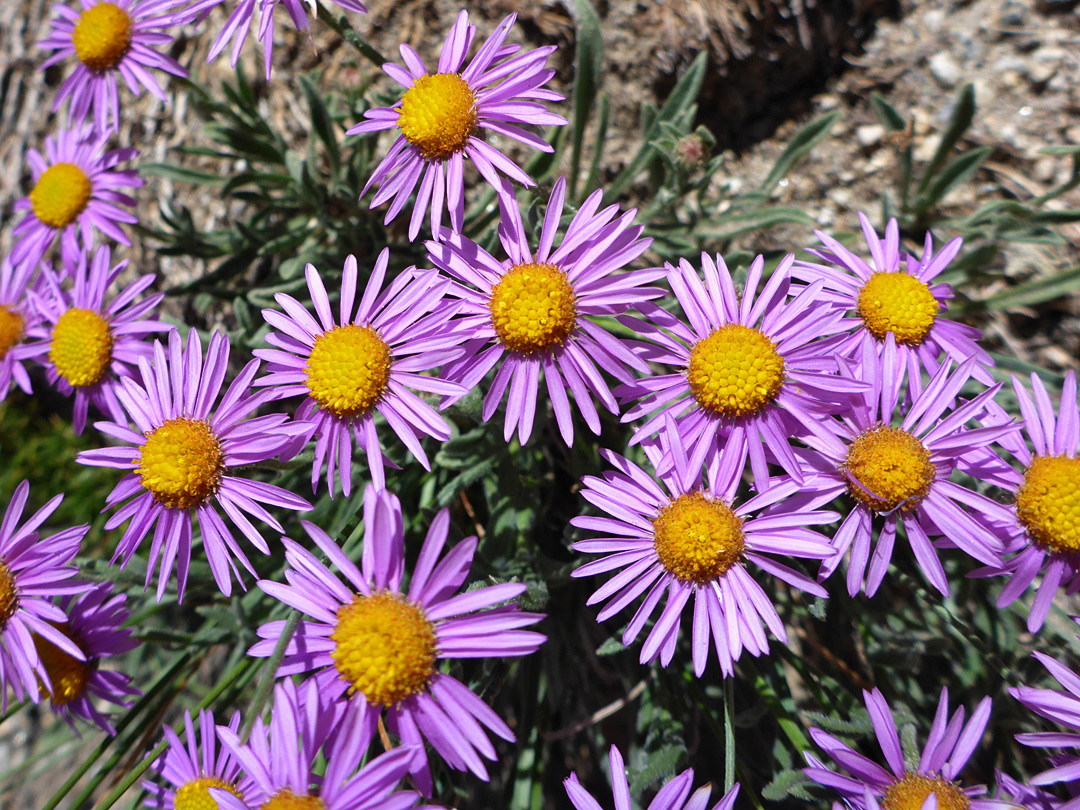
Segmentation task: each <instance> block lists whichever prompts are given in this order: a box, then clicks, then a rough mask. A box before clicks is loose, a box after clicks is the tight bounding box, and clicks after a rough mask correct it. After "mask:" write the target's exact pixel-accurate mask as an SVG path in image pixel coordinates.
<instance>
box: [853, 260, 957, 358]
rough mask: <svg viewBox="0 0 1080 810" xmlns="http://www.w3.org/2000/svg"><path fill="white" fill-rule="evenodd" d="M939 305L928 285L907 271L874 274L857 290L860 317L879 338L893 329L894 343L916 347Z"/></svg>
mask: <svg viewBox="0 0 1080 810" xmlns="http://www.w3.org/2000/svg"><path fill="white" fill-rule="evenodd" d="M940 308H941V305H940V304H938V302H937V299H936V298H934V294H933V293H932V292H930V287H929V285H927V284H926V283H925V282H923V281H919V279H917V278H915V276H911V275H908V274H907V273H874V275H872V276H870V280H869V281H867V282H866V284H864V285H863V288H862V289H861V290H860V291H859V303H858V312H859V317H860V318H862V320H863V323H864V324H866V328H867V329H868V330H869V331H870V334H872V335H873V336H874V337H876V338H877V339H878V340H885V338H886V336H887V335H888V334H889V332H892V333H893V337H894V339H895V340H896V342H897V343H904V344H907V345H912V346H917V345H918V344H920V343H922V341H923V338H925V337H926V333H927V332H929V331H930V327H931V326H933V325H934V319H935V318H937V314H938V310H939V309H940Z"/></svg>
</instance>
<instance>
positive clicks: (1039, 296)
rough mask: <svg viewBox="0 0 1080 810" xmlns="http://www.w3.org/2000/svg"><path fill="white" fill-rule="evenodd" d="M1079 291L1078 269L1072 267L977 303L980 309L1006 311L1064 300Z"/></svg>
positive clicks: (1079, 270)
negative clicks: (1057, 299) (1058, 299)
mask: <svg viewBox="0 0 1080 810" xmlns="http://www.w3.org/2000/svg"><path fill="white" fill-rule="evenodd" d="M1077 290H1080V267H1072V268H1070V269H1068V270H1064V271H1062V272H1060V273H1055V274H1054V275H1052V276H1048V277H1046V278H1037V279H1032V280H1031V281H1025V282H1024V283H1023V284H1017V285H1016V286H1015V287H1012V288H1011V289H1008V290H1004V291H1002V292H999V293H997V294H995V295H992V296H990V297H989V298H987V299H986V300H984V301H981V302H979V306H980V308H982V309H1008V308H1009V307H1025V306H1028V307H1029V306H1033V305H1035V304H1042V303H1045V302H1046V301H1052V300H1054V299H1055V298H1064V297H1065V296H1067V295H1072V294H1074V293H1075V292H1076V291H1077Z"/></svg>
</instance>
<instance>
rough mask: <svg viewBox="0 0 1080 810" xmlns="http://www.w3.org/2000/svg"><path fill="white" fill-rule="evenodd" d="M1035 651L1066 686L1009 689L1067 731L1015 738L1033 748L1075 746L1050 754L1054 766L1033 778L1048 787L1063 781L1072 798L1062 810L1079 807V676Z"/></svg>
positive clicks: (1031, 708) (1040, 660)
mask: <svg viewBox="0 0 1080 810" xmlns="http://www.w3.org/2000/svg"><path fill="white" fill-rule="evenodd" d="M1032 655H1034V656H1035V658H1037V659H1038V660H1039V662H1040V663H1042V665H1043V666H1044V667H1046V669H1047V671H1048V672H1049V673H1050V674H1051V675H1053V676H1054V678H1055V680H1057V682H1058V683H1059V684H1061V685H1062V686H1063V687H1064V690H1061V689H1036V688H1034V687H1031V686H1021V687H1017V688H1010V689H1009V693H1010V694H1011V695H1012V696H1013V697H1014V698H1016V699H1017V700H1019V701H1020V702H1021V703H1022V704H1024V706H1025V707H1026V708H1028V709H1030V710H1031V711H1033V712H1034V713H1035V714H1037V715H1039V716H1040V717H1045V718H1046V719H1047V720H1051V721H1053V722H1054V723H1057V724H1058V725H1059V726H1064V727H1065V728H1067V729H1068V731H1067V732H1059V731H1037V732H1033V733H1028V734H1017V735H1016V739H1017V741H1018V742H1019V743H1020V744H1022V745H1027V746H1031V747H1033V748H1051V749H1062V748H1065V749H1072V750H1071V751H1069V752H1068V753H1057V754H1055V755H1054V756H1053V757H1052V758H1051V764H1052V765H1053V767H1052V768H1050V769H1049V770H1045V771H1043V772H1042V773H1040V774H1038V775H1037V776H1035V777H1034V778H1032V779H1031V785H1033V786H1035V787H1045V786H1047V785H1056V784H1063V785H1064V786H1065V787H1066V788H1067V789H1068V791H1069V794H1070V795H1071V796H1072V798H1071V799H1070V800H1068V801H1066V802H1064V803H1062V804H1061V805H1060V810H1076V808H1077V807H1080V756H1077V749H1080V676H1078V675H1077V674H1076V673H1075V672H1073V671H1072V670H1071V669H1069V668H1068V667H1067V666H1065V665H1064V664H1061V663H1060V662H1058V661H1055V660H1054V659H1053V658H1051V657H1050V656H1048V655H1045V654H1043V653H1040V652H1036V653H1032Z"/></svg>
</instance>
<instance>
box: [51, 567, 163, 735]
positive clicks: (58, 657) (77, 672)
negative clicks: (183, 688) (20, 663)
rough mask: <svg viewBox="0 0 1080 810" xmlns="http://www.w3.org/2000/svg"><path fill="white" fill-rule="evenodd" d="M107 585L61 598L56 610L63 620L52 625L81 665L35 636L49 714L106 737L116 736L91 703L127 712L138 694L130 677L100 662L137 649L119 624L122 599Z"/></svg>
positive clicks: (124, 612)
mask: <svg viewBox="0 0 1080 810" xmlns="http://www.w3.org/2000/svg"><path fill="white" fill-rule="evenodd" d="M112 587H113V586H112V583H111V582H101V583H98V584H97V585H95V586H93V587H92V588H91V589H90V590H89V591H87V592H86V593H84V594H82V595H80V596H78V597H72V596H65V597H64V598H63V599H61V600H60V609H61V610H63V611H64V612H65V613H66V614H67V621H66V622H64V623H63V624H57V625H54V626H55V627H56V629H57V630H58V631H60V632H61V633H63V634H64V635H65V636H67V637H68V638H69V639H70V640H71V641H72V643H74V644H76V645H77V646H78V647H79V649H80V650H82V651H83V654H84V655H85V656H86V659H85V660H79V659H78V658H74V657H72V656H71V655H69V654H68V653H67V652H65V651H64V650H62V649H60V648H59V647H57V646H56V645H55V644H53V643H52V642H51V641H49V640H47V639H45V638H43V637H42V636H40V635H37V634H35V635H34V646H35V647H36V648H37V652H38V656H39V657H40V658H41V664H42V666H43V667H44V668H45V672H46V673H48V676H49V677H48V680H45V679H42V687H41V695H42V697H46V696H47V697H48V698H49V700H50V701H51V702H52V707H53V711H55V712H56V713H57V714H59V715H60V716H61V717H63V718H64V719H65V720H66V721H67V722H68V724H69V725H71V726H72V728H74V724H73V723H72V718H74V717H81V718H83V719H84V720H88V721H89V722H91V723H95V724H96V725H97V726H98V727H100V728H101V729H102V730H104V731H106V732H108V733H109V734H115V733H116V729H114V728H113V726H112V723H111V722H110V721H109V718H108V716H106V715H104V714H102V713H101V712H100V711H98V709H97V707H96V706H94V701H95V700H104V701H107V702H108V703H112V704H114V705H116V706H119V707H120V708H127V707H128V706H130V705H131V701H129V700H127V699H126V698H127V697H128V696H130V695H139V694H142V693H141V692H140V691H139V690H138V689H135V688H134V687H132V686H131V677H130V676H128V675H125V674H124V673H122V672H116V671H113V670H103V669H101V668H100V663H101V661H103V660H104V659H106V658H110V657H111V656H114V655H121V654H123V653H126V652H128V651H130V650H133V649H135V648H136V647H137V646H139V642H138V640H137V639H134V638H132V637H131V630H130V629H129V628H123V627H122V625H123V624H124V623H125V622H126V621H127V620H128V609H127V607H126V606H125V605H124V602H125V601H127V596H126V595H124V594H122V593H119V594H113V592H112Z"/></svg>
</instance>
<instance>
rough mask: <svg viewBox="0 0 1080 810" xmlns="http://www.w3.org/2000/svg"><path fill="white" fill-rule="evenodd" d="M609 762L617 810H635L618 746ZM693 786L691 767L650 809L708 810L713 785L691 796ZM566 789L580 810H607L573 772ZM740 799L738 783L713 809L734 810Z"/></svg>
mask: <svg viewBox="0 0 1080 810" xmlns="http://www.w3.org/2000/svg"><path fill="white" fill-rule="evenodd" d="M608 760H609V762H610V763H611V798H612V801H613V802H614V803H615V810H631V804H630V785H629V783H628V782H627V781H626V766H625V765H624V764H623V758H622V754H620V753H619V749H618V748H616V747H615V746H614V745H613V746H611V751H609V752H608ZM693 784H694V769H693V768H687V769H686V770H685V771H683V772H682V773H680V774H679V775H678V776H676V777H674V778H673V779H671V780H670V781H669V782H668V783H667V784H666V785H664V786H663V787H662V788H660V790H659V792H658V793H657V794H656V796H655V797H654V798H653V800H652V801H651V802H649V807H648V810H705V808H707V807H708V806H709V797H710V796H712V785H703V786H702V787H699V788H698V789H697V790H695V791H694V794H693V795H692V796H691V795H690V788H691V786H692V785H693ZM563 787H565V788H566V795H567V796H569V797H570V803H571V804H572V805H574V807H575V808H577V810H603V805H601V804H600V802H598V801H597V800H596V799H595V798H594V797H593V795H592V794H591V793H589V791H587V790H585V788H584V787H582V786H581V782H579V781H578V778H577V774H576V773H571V774H570V776H569V777H568V778H566V779H564V780H563ZM738 796H739V783H738V782H736V783H735V785H734V787H732V788H731V790H729V791H728V792H727V793H726V794H724V797H723V798H722V799H720V801H718V802H717V803H716V804H714V805H713V806H712V810H731V808H732V807H734V806H735V799H736V798H738Z"/></svg>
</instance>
